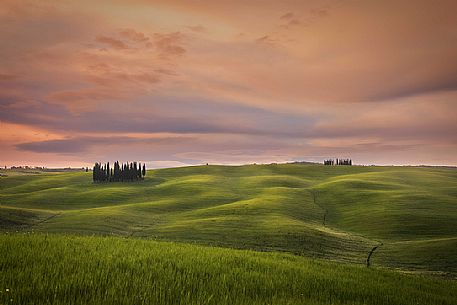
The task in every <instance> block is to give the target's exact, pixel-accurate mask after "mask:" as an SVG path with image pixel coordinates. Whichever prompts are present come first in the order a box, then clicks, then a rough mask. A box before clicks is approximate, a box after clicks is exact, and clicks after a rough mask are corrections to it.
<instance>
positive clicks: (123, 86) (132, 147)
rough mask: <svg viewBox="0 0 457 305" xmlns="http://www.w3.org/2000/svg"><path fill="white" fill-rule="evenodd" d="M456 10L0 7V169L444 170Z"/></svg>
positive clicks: (451, 120)
mask: <svg viewBox="0 0 457 305" xmlns="http://www.w3.org/2000/svg"><path fill="white" fill-rule="evenodd" d="M456 16H457V1H455V0H448V1H446V0H437V1H432V0H428V1H424V0H415V1H410V0H396V1H390V0H386V1H373V0H363V1H362V0H359V1H350V0H319V1H317V0H316V1H313V0H310V1H306V0H283V1H277V0H262V1H260V0H249V1H246V0H242V1H241V0H211V1H209V0H208V1H206V0H187V1H177V0H166V1H155V0H150V1H146V0H111V1H104V0H99V1H88V0H78V1H76V0H74V1H65V0H59V1H57V0H39V1H24V0H2V1H1V2H0V24H1V26H0V41H1V44H0V166H12V165H31V166H46V167H63V166H64V167H66V166H71V167H80V166H90V165H91V164H93V162H96V161H102V162H104V161H114V160H120V161H140V162H142V163H146V164H147V165H148V166H149V167H155V168H157V167H170V166H183V165H195V164H206V163H210V164H246V163H270V162H290V161H298V160H306V161H315V162H322V161H323V160H324V159H325V158H351V159H352V160H353V162H354V163H356V164H379V165H390V164H393V165H404V164H411V165H419V164H426V165H457V158H456V156H457V119H456V110H457V17H456Z"/></svg>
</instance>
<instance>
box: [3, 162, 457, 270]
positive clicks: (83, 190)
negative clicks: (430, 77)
mask: <svg viewBox="0 0 457 305" xmlns="http://www.w3.org/2000/svg"><path fill="white" fill-rule="evenodd" d="M6 174H7V175H8V177H4V176H2V177H1V178H0V230H2V231H7V232H8V231H9V232H11V231H13V232H14V231H18V230H26V231H31V230H34V231H38V232H52V233H76V234H83V235H93V234H96V235H117V236H133V237H141V238H149V239H157V240H168V241H177V242H192V243H199V244H203V245H213V246H223V247H231V248H238V249H254V250H261V251H281V252H289V253H293V254H298V255H301V256H307V257H312V258H324V259H329V260H333V261H338V262H349V263H357V264H364V263H365V260H366V257H367V254H368V252H369V251H370V250H371V248H372V247H373V246H375V245H378V244H380V243H382V244H383V245H382V246H381V247H379V248H378V250H376V252H375V254H374V255H373V256H372V263H373V265H374V266H382V267H391V268H400V269H403V270H411V271H419V272H424V271H427V272H436V273H440V274H448V275H451V276H453V277H455V276H456V275H457V272H456V266H457V262H456V261H455V254H456V253H455V249H456V248H457V226H455V223H457V209H456V205H457V187H456V186H457V170H455V169H452V168H433V167H378V166H370V167H360V166H352V167H349V166H319V165H302V164H281V165H248V166H197V167H183V168H173V169H162V170H155V171H149V172H148V174H147V177H146V179H145V180H144V181H141V182H138V183H105V184H94V183H92V181H91V173H84V172H76V173H75V172H72V173H40V172H35V173H29V174H20V173H18V174H15V173H14V172H11V171H7V172H6ZM324 215H325V223H324ZM416 253H420V255H419V254H418V255H416Z"/></svg>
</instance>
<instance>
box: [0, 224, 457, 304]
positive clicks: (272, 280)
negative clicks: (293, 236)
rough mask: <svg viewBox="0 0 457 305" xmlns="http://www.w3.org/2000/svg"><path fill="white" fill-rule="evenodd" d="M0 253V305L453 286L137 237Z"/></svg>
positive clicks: (442, 294)
mask: <svg viewBox="0 0 457 305" xmlns="http://www.w3.org/2000/svg"><path fill="white" fill-rule="evenodd" d="M0 253H2V255H1V256H0V290H1V293H0V304H158V305H161V304H243V305H254V304H311V305H313V304H314V305H318V304H372V305H376V304H399V305H400V304H405V305H406V304H442V305H445V304H455V301H456V299H457V282H456V281H450V280H441V279H437V278H429V277H422V276H412V275H405V274H402V273H398V272H393V271H389V270H380V269H367V268H364V267H363V266H360V265H351V264H338V263H334V262H328V261H323V260H313V259H309V258H304V257H300V256H294V255H290V254H285V253H282V254H281V253H262V252H255V251H248V250H234V249H227V248H214V247H204V246H198V245H191V244H183V243H174V242H156V241H150V240H142V239H136V238H119V237H97V236H85V237H84V236H67V235H63V234H58V235H52V234H51V235H48V234H37V233H33V234H31V233H28V234H18V233H16V234H13V235H11V234H3V235H0ZM7 290H8V291H7Z"/></svg>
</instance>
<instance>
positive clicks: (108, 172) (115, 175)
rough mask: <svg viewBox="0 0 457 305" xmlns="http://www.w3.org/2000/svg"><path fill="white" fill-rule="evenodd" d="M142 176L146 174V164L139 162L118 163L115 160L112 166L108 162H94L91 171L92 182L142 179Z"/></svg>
mask: <svg viewBox="0 0 457 305" xmlns="http://www.w3.org/2000/svg"><path fill="white" fill-rule="evenodd" d="M144 176H146V165H145V164H143V166H141V163H136V162H131V163H130V164H129V163H128V162H127V163H122V164H119V161H116V162H114V166H113V167H110V164H109V162H107V163H105V164H101V163H95V165H94V168H93V171H92V178H93V180H94V182H127V181H138V180H143V179H144Z"/></svg>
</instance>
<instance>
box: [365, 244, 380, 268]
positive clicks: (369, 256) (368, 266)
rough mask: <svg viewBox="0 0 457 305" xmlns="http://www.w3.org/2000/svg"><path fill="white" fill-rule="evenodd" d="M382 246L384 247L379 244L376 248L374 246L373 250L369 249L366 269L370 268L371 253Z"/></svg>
mask: <svg viewBox="0 0 457 305" xmlns="http://www.w3.org/2000/svg"><path fill="white" fill-rule="evenodd" d="M382 245H384V244H383V243H382V242H380V243H379V244H378V245H377V246H374V247H373V249H371V251H370V253H368V257H367V268H370V258H371V256H372V255H373V253H374V252H375V251H376V250H377V249H378V248H379V247H381V246H382Z"/></svg>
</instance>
